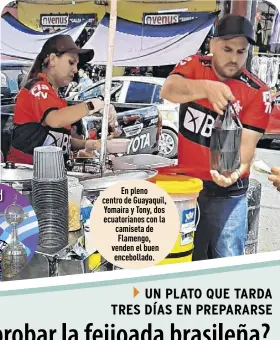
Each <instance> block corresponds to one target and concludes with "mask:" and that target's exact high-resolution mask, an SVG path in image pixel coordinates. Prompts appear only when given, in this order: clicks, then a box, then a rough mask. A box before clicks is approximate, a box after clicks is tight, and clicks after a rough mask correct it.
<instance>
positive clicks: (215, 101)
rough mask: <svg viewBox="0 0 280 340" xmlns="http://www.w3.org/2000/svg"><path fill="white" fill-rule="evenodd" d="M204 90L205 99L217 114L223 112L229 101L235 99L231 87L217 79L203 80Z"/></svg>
mask: <svg viewBox="0 0 280 340" xmlns="http://www.w3.org/2000/svg"><path fill="white" fill-rule="evenodd" d="M205 92H206V97H207V99H208V100H209V102H210V103H211V104H212V105H213V108H214V110H215V112H217V113H218V114H219V115H223V114H224V110H225V109H226V107H227V105H228V102H229V101H234V100H235V98H234V96H233V94H232V92H231V89H230V88H229V87H228V86H227V85H225V84H224V83H221V82H219V81H212V80H207V81H206V82H205Z"/></svg>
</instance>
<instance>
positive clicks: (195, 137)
mask: <svg viewBox="0 0 280 340" xmlns="http://www.w3.org/2000/svg"><path fill="white" fill-rule="evenodd" d="M216 117H217V113H215V112H213V111H211V110H209V109H206V108H204V107H202V106H200V105H198V104H195V103H190V104H183V105H181V108H180V119H179V122H180V123H179V130H180V133H181V134H182V135H183V136H184V137H185V138H187V139H189V140H191V141H193V142H195V143H198V144H201V145H204V146H207V147H209V146H210V137H211V135H212V129H213V126H214V122H215V119H216Z"/></svg>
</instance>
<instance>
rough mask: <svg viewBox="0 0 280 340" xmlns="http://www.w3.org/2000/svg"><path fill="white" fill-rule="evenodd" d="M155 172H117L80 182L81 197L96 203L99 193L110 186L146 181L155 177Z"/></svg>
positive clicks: (142, 170)
mask: <svg viewBox="0 0 280 340" xmlns="http://www.w3.org/2000/svg"><path fill="white" fill-rule="evenodd" d="M157 173H158V172H157V171H156V170H148V169H141V170H137V169H136V170H117V171H113V172H111V171H110V172H108V173H105V174H104V175H103V176H102V177H100V175H99V177H97V178H92V179H87V180H80V183H81V184H82V186H83V187H84V190H83V196H85V197H87V198H88V199H89V200H90V201H91V202H92V203H94V202H95V201H96V199H97V198H98V197H99V195H100V193H101V192H102V191H104V190H106V189H107V188H109V187H110V186H112V185H114V184H116V183H118V182H120V181H124V180H130V179H135V180H138V179H143V180H147V179H150V178H153V177H154V176H156V175H157Z"/></svg>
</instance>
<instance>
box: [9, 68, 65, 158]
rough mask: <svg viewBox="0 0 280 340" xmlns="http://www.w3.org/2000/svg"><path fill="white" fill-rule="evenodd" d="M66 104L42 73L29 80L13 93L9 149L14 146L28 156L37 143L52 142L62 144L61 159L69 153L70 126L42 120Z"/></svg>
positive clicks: (12, 149)
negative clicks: (14, 97) (52, 125)
mask: <svg viewBox="0 0 280 340" xmlns="http://www.w3.org/2000/svg"><path fill="white" fill-rule="evenodd" d="M66 106H67V103H66V101H65V100H64V99H62V98H60V97H59V95H58V94H57V92H56V91H55V89H54V88H53V87H52V85H51V84H50V83H49V81H48V79H47V77H46V75H45V74H43V73H39V74H38V75H37V77H36V78H35V79H32V80H30V81H29V82H28V83H27V84H26V85H25V87H24V88H22V89H21V90H20V92H19V94H18V96H17V99H16V105H15V112H14V125H15V128H14V131H13V139H12V143H11V146H12V148H11V153H12V154H13V153H14V149H15V150H17V151H19V152H21V153H22V154H23V155H28V156H29V157H30V156H32V155H33V151H34V148H36V147H38V146H47V145H53V146H58V147H61V148H62V151H63V154H64V156H65V159H67V158H68V156H69V153H70V141H71V136H70V134H71V126H65V127H64V128H52V127H50V126H46V125H45V124H44V122H45V118H46V117H47V115H48V114H49V113H50V112H51V111H53V110H59V109H62V108H64V107H66Z"/></svg>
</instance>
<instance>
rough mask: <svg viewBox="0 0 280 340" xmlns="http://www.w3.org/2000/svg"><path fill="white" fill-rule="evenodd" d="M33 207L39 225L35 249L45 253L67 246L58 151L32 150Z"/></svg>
mask: <svg viewBox="0 0 280 340" xmlns="http://www.w3.org/2000/svg"><path fill="white" fill-rule="evenodd" d="M32 194H33V208H34V211H35V213H36V216H37V219H38V223H39V239H38V250H40V251H42V252H46V253H48V254H53V253H56V252H57V251H60V250H61V249H63V248H64V247H66V246H67V244H68V185H67V176H66V170H65V166H64V159H63V153H62V149H61V148H59V147H54V146H43V147H38V148H35V149H34V172H33V179H32Z"/></svg>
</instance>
